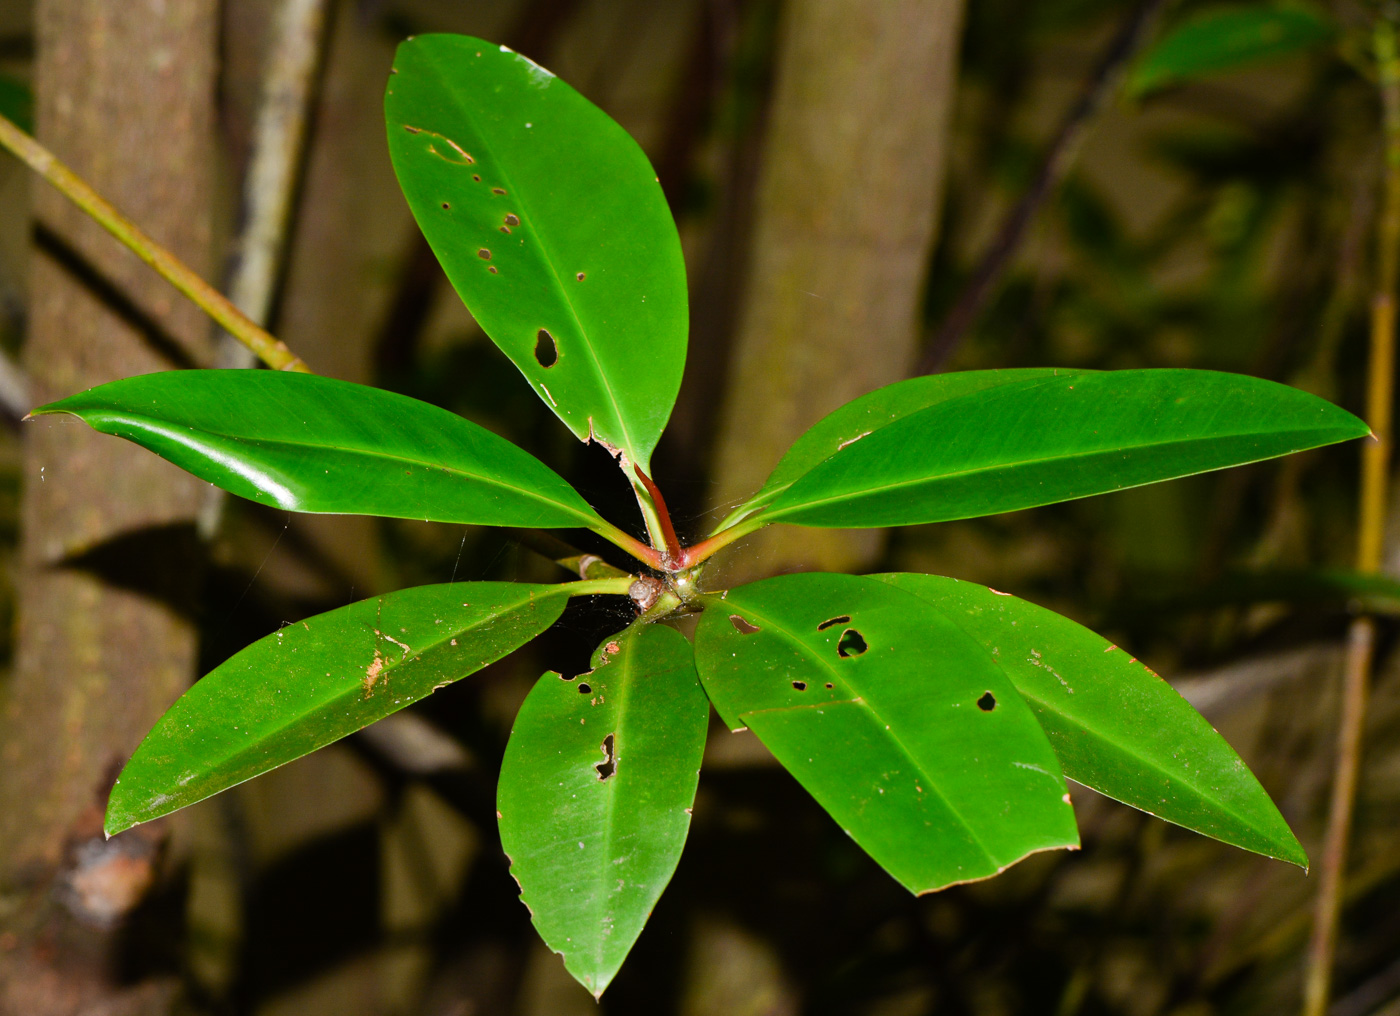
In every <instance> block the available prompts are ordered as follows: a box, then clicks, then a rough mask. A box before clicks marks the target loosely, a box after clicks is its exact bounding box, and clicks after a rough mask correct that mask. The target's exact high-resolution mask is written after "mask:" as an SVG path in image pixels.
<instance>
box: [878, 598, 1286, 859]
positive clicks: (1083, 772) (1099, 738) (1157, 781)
mask: <svg viewBox="0 0 1400 1016" xmlns="http://www.w3.org/2000/svg"><path fill="white" fill-rule="evenodd" d="M875 577H876V578H879V579H880V580H881V581H884V582H888V583H890V584H892V585H894V586H897V587H899V588H900V589H903V590H905V591H907V592H910V593H913V594H914V595H916V596H919V597H920V598H922V599H923V600H925V601H926V602H927V603H928V604H929V605H931V606H932V607H934V608H935V609H936V610H937V611H938V612H939V613H940V614H941V615H943V616H945V617H947V618H949V619H951V620H952V621H954V622H955V623H956V624H957V625H958V626H959V627H961V628H962V629H963V630H965V631H966V632H967V633H968V634H969V635H971V636H973V637H974V638H975V639H977V641H978V642H980V643H981V644H982V645H983V646H985V647H986V649H987V651H988V652H989V653H990V654H991V655H992V656H993V658H995V659H996V661H997V662H998V663H999V664H1000V665H1001V668H1002V670H1003V671H1005V672H1006V675H1007V676H1008V677H1010V678H1011V681H1012V683H1013V684H1015V686H1016V690H1017V691H1018V692H1020V693H1021V695H1022V696H1023V697H1024V698H1025V700H1026V701H1027V702H1028V703H1029V704H1030V707H1031V709H1032V710H1034V712H1035V715H1036V718H1037V719H1038V720H1039V721H1040V724H1041V726H1042V727H1043V728H1044V729H1045V733H1046V735H1047V736H1048V737H1049V738H1050V743H1051V744H1052V745H1053V746H1054V748H1055V754H1056V755H1058V756H1059V759H1060V765H1061V766H1063V767H1064V772H1065V775H1066V776H1068V777H1069V778H1070V779H1072V780H1074V781H1075V782H1077V783H1082V784H1084V785H1085V786H1086V787H1091V788H1092V789H1094V790H1097V791H1098V792H1099V793H1101V794H1106V795H1107V796H1109V797H1112V798H1115V799H1116V800H1119V801H1122V802H1124V803H1125V804H1130V805H1132V806H1133V807H1135V808H1140V809H1142V810H1143V811H1146V812H1150V813H1151V814H1153V815H1157V816H1159V817H1160V818H1164V819H1167V820H1168V821H1170V822H1175V823H1176V824H1177V825H1182V826H1185V827H1186V828H1188V829H1194V830H1195V831H1197V832H1199V833H1204V834H1205V835H1207V836H1213V837H1215V838H1216V839H1218V840H1224V841H1225V842H1226V843H1233V844H1234V845H1236V846H1239V847H1243V848H1245V849H1246V850H1253V851H1255V852H1256V853H1260V854H1267V855H1268V856H1270V857H1277V858H1281V859H1282V860H1285V861H1292V862H1293V863H1294V864H1298V865H1302V866H1303V867H1305V868H1306V867H1307V864H1308V858H1307V855H1306V854H1305V853H1304V852H1303V848H1302V847H1301V846H1300V845H1299V844H1298V840H1297V839H1296V838H1295V837H1294V835H1293V833H1292V832H1291V831H1290V830H1289V828H1288V824H1287V823H1286V822H1284V820H1283V816H1281V815H1280V814H1279V813H1278V809H1277V808H1276V807H1274V803H1273V801H1271V800H1270V799H1269V795H1268V794H1266V793H1265V792H1264V788H1263V787H1261V786H1260V785H1259V781H1258V780H1256V779H1255V778H1254V775H1253V774H1252V773H1251V772H1250V771H1249V769H1248V768H1247V767H1246V766H1245V764H1244V762H1243V761H1242V760H1241V759H1240V757H1239V755H1237V754H1236V753H1235V751H1234V749H1233V748H1231V747H1230V746H1229V745H1228V744H1226V743H1225V739H1224V738H1222V737H1221V736H1220V735H1219V734H1217V733H1216V732H1215V730H1214V729H1213V728H1212V727H1211V725H1210V724H1209V723H1208V722H1206V720H1205V718H1204V717H1202V716H1201V714H1200V713H1198V712H1196V710H1195V709H1193V708H1191V705H1190V704H1189V703H1188V702H1187V701H1186V700H1185V699H1183V698H1182V697H1181V696H1180V695H1178V694H1177V693H1176V692H1175V691H1174V690H1173V689H1172V687H1171V685H1169V684H1167V682H1165V681H1163V680H1162V679H1161V678H1160V677H1158V676H1157V675H1156V674H1154V673H1153V672H1152V671H1151V670H1149V669H1148V668H1147V667H1146V666H1145V665H1144V664H1143V663H1141V662H1139V661H1138V660H1135V659H1133V658H1132V656H1131V655H1130V654H1129V653H1127V652H1125V651H1124V650H1122V649H1120V648H1118V647H1117V646H1115V645H1113V644H1112V643H1110V642H1108V641H1107V640H1106V639H1104V638H1102V637H1100V636H1098V635H1095V634H1094V633H1093V632H1091V631H1089V630H1088V629H1087V628H1084V627H1082V626H1080V625H1078V624H1075V623H1074V622H1073V621H1071V620H1069V619H1068V618H1065V617H1061V616H1060V615H1059V614H1056V613H1055V612H1053V611H1050V610H1046V609H1045V608H1043V607H1038V606H1036V605H1035V604H1033V603H1027V602H1026V601H1025V600H1022V599H1018V598H1017V597H1015V596H1010V595H1008V594H1006V593H1001V592H997V591H994V590H991V589H988V588H987V587H986V586H980V585H977V584H976V583H972V582H960V581H958V580H957V579H949V578H943V577H941V576H938V575H913V574H893V575H879V576H875Z"/></svg>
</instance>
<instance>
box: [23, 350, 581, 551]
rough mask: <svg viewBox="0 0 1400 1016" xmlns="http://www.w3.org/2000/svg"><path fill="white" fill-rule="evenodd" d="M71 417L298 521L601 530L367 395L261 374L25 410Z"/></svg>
mask: <svg viewBox="0 0 1400 1016" xmlns="http://www.w3.org/2000/svg"><path fill="white" fill-rule="evenodd" d="M45 413H72V414H73V415H74V416H77V417H79V418H81V419H82V420H84V421H85V422H87V423H88V424H90V425H91V426H92V427H93V429H94V430H99V431H101V432H102V433H104V434H115V435H116V436H118V437H124V438H126V439H127V440H128V441H134V442H136V443H137V444H139V445H141V446H142V447H143V448H148V449H150V450H151V451H153V452H155V453H156V454H157V455H159V456H161V457H162V458H166V459H169V460H170V461H171V462H173V463H175V464H176V465H177V466H180V467H181V468H182V469H187V470H189V471H190V472H191V473H193V474H194V475H195V476H198V477H199V478H200V479H201V480H208V481H209V482H210V483H213V484H215V485H216V486H219V487H222V488H223V489H224V490H227V491H230V492H231V493H234V494H237V495H239V496H240V497H246V498H249V499H251V500H253V501H257V502H258V503H260V504H266V505H272V506H274V507H277V508H285V509H288V510H289V511H299V512H334V513H346V514H357V515H386V516H389V517H392V518H406V519H431V520H434V521H437V522H470V523H479V524H483V525H497V526H525V527H573V526H588V527H590V528H597V527H600V526H601V527H604V528H608V526H607V523H606V522H604V521H603V520H602V519H600V518H599V517H598V514H597V513H596V512H594V510H593V509H592V508H591V507H590V506H589V504H588V502H587V501H585V500H584V499H583V498H582V497H581V496H580V495H579V494H578V492H577V491H575V490H574V489H573V488H572V487H570V486H569V485H568V483H566V482H565V481H564V479H563V477H561V476H559V474H557V473H555V472H554V471H553V470H552V469H550V468H549V467H548V466H546V465H545V464H544V463H542V462H540V461H539V460H538V459H536V458H535V457H534V456H532V455H530V454H529V453H528V452H525V451H523V450H521V449H520V448H517V447H516V446H515V445H513V444H511V443H510V442H509V441H507V440H505V439H504V438H501V437H497V436H496V435H495V434H492V433H491V432H490V431H488V430H486V429H484V428H482V427H478V426H477V425H476V424H474V423H470V422H468V421H467V420H464V419H462V418H461V417H460V416H457V415H456V414H454V413H449V412H448V411H447V410H445V409H439V408H438V407H436V406H431V405H429V404H428V403H426V402H419V401H417V400H416V399H410V398H408V397H406V396H403V395H395V394H394V393H392V392H386V391H381V390H380V389H377V388H369V387H366V386H365V385H356V384H350V383H349V382H346V381H335V380H332V379H330V378H324V377H316V376H314V375H311V374H293V373H286V372H281V371H267V370H184V371H165V372H162V373H159V374H146V375H143V376H141V377H132V378H126V379H125V380H122V381H113V382H112V383H111V384H105V385H100V386H98V387H97V388H92V389H89V390H88V391H85V392H81V393H79V394H77V395H72V396H69V397H68V398H66V399H61V400H59V401H58V402H52V403H50V404H49V405H47V406H43V407H41V408H39V409H36V410H34V415H36V416H37V415H42V414H45Z"/></svg>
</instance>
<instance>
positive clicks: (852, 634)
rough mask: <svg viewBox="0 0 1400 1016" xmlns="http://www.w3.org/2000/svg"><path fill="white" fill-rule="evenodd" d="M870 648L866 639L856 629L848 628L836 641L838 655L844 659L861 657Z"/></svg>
mask: <svg viewBox="0 0 1400 1016" xmlns="http://www.w3.org/2000/svg"><path fill="white" fill-rule="evenodd" d="M869 648H870V647H869V646H868V645H866V644H865V637H864V636H863V635H861V633H860V632H858V631H856V630H855V629H854V628H847V629H846V630H845V631H843V632H842V633H841V637H840V638H839V639H837V641H836V655H837V656H839V657H841V658H842V659H846V658H847V657H850V656H859V655H860V654H861V653H863V652H865V651H866V650H867V649H869Z"/></svg>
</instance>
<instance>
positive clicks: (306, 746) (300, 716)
mask: <svg viewBox="0 0 1400 1016" xmlns="http://www.w3.org/2000/svg"><path fill="white" fill-rule="evenodd" d="M567 602H568V592H567V590H566V589H565V588H564V587H560V586H552V585H526V584H524V583H513V582H457V583H452V584H449V585H436V586H418V587H416V588H413V589H404V590H401V591H400V592H397V593H388V594H386V595H384V596H377V597H374V598H373V599H369V600H361V601H360V602H358V603H352V604H350V605H349V606H348V607H341V608H339V609H338V610H332V611H330V612H328V613H325V614H319V615H317V616H315V617H309V618H307V619H306V620H304V621H297V622H295V623H294V624H289V625H286V626H285V627H283V628H281V629H280V630H278V631H276V632H274V633H273V634H271V635H268V636H267V637H266V638H263V639H260V640H258V641H257V642H254V643H253V644H252V645H251V646H248V647H247V648H246V649H244V650H242V651H241V652H238V653H236V654H234V655H233V656H232V657H230V658H229V659H228V660H227V661H226V662H224V663H223V664H221V665H220V666H218V667H216V668H214V670H212V671H210V672H209V673H208V674H207V675H206V676H205V677H203V678H202V679H200V680H199V681H197V682H196V683H195V685H194V687H192V688H191V689H190V690H189V691H187V692H185V694H184V695H182V696H181V697H180V699H179V701H177V702H176V703H175V704H174V705H173V706H171V708H170V710H169V711H168V712H167V713H166V714H165V715H164V716H163V717H161V719H160V722H159V723H157V724H156V725H155V727H154V729H152V731H151V732H150V734H148V735H147V736H146V739H145V740H144V741H142V742H141V746H140V747H139V748H137V749H136V754H134V755H133V756H132V757H131V760H130V761H129V762H127V764H126V768H125V769H123V770H122V773H121V776H120V778H119V779H118V780H117V784H116V786H115V787H113V788H112V796H111V798H110V800H109V801H108V803H107V821H106V830H107V833H108V835H114V834H116V833H119V832H121V831H122V830H123V829H128V828H130V827H131V826H133V825H136V824H137V823H140V822H148V821H150V820H151V819H153V818H159V817H160V816H161V815H168V814H170V813H171V812H172V811H176V810H177V809H179V808H183V807H185V806H186V805H188V804H193V803H195V802H196V801H202V800H203V799H204V798H206V797H210V796H212V795H213V794H217V793H218V792H219V791H221V790H227V789H228V788H229V787H232V786H235V785H236V784H239V783H242V782H243V781H244V780H249V779H252V778H253V777H254V776H257V775H259V774H260V773H265V772H267V771H268V770H269V769H275V768H276V767H277V766H280V765H282V764H283V763H286V762H290V761H292V759H295V758H300V757H301V756H302V755H306V754H308V753H309V752H313V751H315V750H316V749H317V748H320V747H322V746H324V745H327V744H330V743H331V742H332V741H336V740H338V739H340V738H342V737H344V736H345V735H346V734H350V733H353V732H355V731H356V730H359V729H360V728H362V727H366V726H368V725H369V724H371V723H373V722H374V721H375V720H378V719H382V718H383V717H385V716H388V715H389V714H390V713H393V712H397V711H398V710H400V709H402V708H404V707H405V706H407V705H410V704H412V703H414V702H417V701H418V700H419V699H421V698H424V697H425V696H427V695H430V694H432V693H433V692H434V691H436V690H437V689H438V688H441V687H442V686H443V685H446V684H451V683H452V682H453V681H457V680H460V679H461V678H463V677H466V676H467V675H468V674H472V673H475V672H476V671H478V670H480V669H481V668H482V667H484V666H486V665H487V664H488V663H492V662H494V661H495V660H498V659H500V658H501V657H502V656H505V655H506V654H507V653H509V652H510V651H511V650H513V649H517V648H519V647H520V646H522V645H524V644H525V643H526V642H529V641H530V640H531V639H532V638H534V637H535V636H536V635H538V634H540V632H542V631H544V630H545V629H546V628H548V627H549V626H550V625H551V624H553V623H554V622H555V621H556V620H557V619H558V617H559V614H560V613H561V612H562V611H563V609H564V605H565V603H567Z"/></svg>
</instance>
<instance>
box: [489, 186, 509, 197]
mask: <svg viewBox="0 0 1400 1016" xmlns="http://www.w3.org/2000/svg"><path fill="white" fill-rule="evenodd" d="M491 193H492V194H500V195H501V196H502V197H504V196H505V193H506V192H505V188H503V187H492V188H491Z"/></svg>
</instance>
